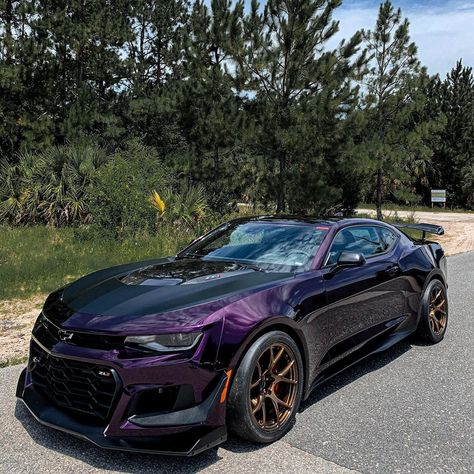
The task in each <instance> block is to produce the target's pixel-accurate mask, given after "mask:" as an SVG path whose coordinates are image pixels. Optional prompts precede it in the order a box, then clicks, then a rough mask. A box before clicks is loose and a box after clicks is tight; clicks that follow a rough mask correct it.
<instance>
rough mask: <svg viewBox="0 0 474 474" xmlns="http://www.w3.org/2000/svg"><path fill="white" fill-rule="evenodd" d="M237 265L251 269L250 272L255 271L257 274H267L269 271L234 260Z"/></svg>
mask: <svg viewBox="0 0 474 474" xmlns="http://www.w3.org/2000/svg"><path fill="white" fill-rule="evenodd" d="M234 261H235V263H238V264H239V265H241V266H242V267H244V268H249V269H250V270H255V271H256V272H262V273H267V270H265V269H264V268H262V267H260V266H259V265H257V264H255V263H247V262H239V261H238V260H234Z"/></svg>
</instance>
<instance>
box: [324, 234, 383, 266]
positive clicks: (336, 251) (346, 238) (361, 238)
mask: <svg viewBox="0 0 474 474" xmlns="http://www.w3.org/2000/svg"><path fill="white" fill-rule="evenodd" d="M384 251H385V244H384V242H383V241H382V240H381V238H380V234H379V233H378V232H377V229H376V228H375V227H371V226H356V227H349V228H347V229H343V230H341V231H340V232H339V233H338V234H337V235H336V237H335V238H334V241H333V243H332V245H331V249H330V250H329V255H328V259H327V262H326V265H334V264H335V263H337V261H338V259H339V257H340V255H341V253H342V252H354V253H361V254H362V255H363V256H364V257H366V258H367V257H371V256H372V255H376V254H378V253H382V252H384Z"/></svg>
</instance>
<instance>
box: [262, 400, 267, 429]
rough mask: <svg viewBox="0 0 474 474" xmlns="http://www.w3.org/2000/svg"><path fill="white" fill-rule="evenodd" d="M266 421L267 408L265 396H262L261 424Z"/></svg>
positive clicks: (264, 423)
mask: <svg viewBox="0 0 474 474" xmlns="http://www.w3.org/2000/svg"><path fill="white" fill-rule="evenodd" d="M266 423H267V408H266V407H265V397H263V396H262V425H263V426H265V425H266Z"/></svg>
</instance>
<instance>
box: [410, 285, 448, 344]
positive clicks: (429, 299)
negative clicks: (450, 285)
mask: <svg viewBox="0 0 474 474" xmlns="http://www.w3.org/2000/svg"><path fill="white" fill-rule="evenodd" d="M447 326H448V296H447V293H446V287H445V286H444V284H443V283H442V282H441V281H439V280H432V281H430V283H429V284H428V286H427V287H426V289H425V291H424V293H423V297H422V300H421V318H420V322H419V325H418V330H417V332H418V334H419V335H420V336H421V337H422V338H423V339H424V340H425V341H428V342H431V343H433V344H436V343H438V342H440V341H441V340H442V339H443V338H444V335H445V333H446V328H447Z"/></svg>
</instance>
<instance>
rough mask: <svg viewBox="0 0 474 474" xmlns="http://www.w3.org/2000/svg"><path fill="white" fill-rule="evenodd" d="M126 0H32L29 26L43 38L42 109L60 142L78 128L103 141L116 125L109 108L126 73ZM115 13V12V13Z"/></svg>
mask: <svg viewBox="0 0 474 474" xmlns="http://www.w3.org/2000/svg"><path fill="white" fill-rule="evenodd" d="M128 8H129V7H128V2H127V1H126V0H106V1H100V2H99V1H97V0H67V1H59V0H54V1H49V0H38V1H37V2H36V11H35V15H34V22H33V23H32V29H33V33H34V35H35V36H36V37H37V38H38V39H40V40H41V41H42V42H43V43H44V62H45V67H47V69H48V71H47V72H48V74H47V77H45V84H44V89H43V90H45V91H47V93H48V94H49V105H50V110H49V111H48V113H49V114H50V116H51V117H52V118H53V120H54V123H55V124H56V126H57V131H56V139H57V141H59V142H63V141H65V140H68V139H74V138H76V137H77V136H79V135H81V134H83V133H95V134H98V135H100V136H102V137H103V138H104V139H105V140H108V139H110V138H113V137H115V135H117V134H118V133H120V130H117V126H118V124H117V123H116V116H115V111H114V108H115V107H116V99H117V95H118V92H119V91H120V89H121V87H122V86H121V84H122V83H123V81H124V76H125V75H126V69H125V66H124V59H123V57H122V56H123V49H124V44H125V40H126V39H127V38H128V37H129V35H130V25H129V23H128V18H129V15H128V14H127V13H128ZM117 12H120V14H117Z"/></svg>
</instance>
